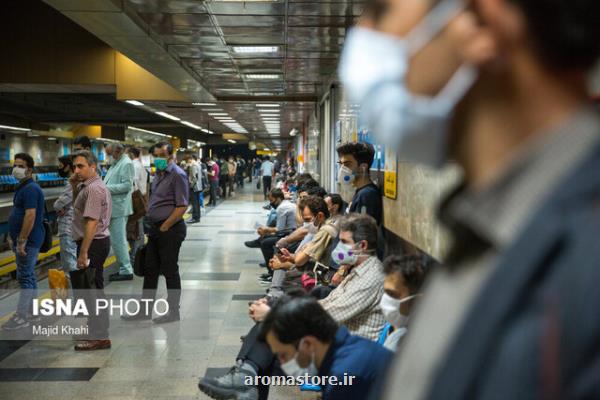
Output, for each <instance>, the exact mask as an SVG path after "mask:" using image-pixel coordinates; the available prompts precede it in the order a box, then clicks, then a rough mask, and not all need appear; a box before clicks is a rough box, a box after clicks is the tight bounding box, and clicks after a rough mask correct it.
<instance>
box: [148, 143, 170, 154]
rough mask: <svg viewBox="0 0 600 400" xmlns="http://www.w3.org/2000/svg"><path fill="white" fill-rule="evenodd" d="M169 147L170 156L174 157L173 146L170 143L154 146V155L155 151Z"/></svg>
mask: <svg viewBox="0 0 600 400" xmlns="http://www.w3.org/2000/svg"><path fill="white" fill-rule="evenodd" d="M165 146H167V153H169V155H170V156H172V155H173V145H172V144H171V143H169V142H158V143H156V144H155V145H154V147H152V153H154V150H155V149H157V148H160V149H162V148H163V147H165Z"/></svg>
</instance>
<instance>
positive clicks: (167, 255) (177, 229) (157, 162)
mask: <svg viewBox="0 0 600 400" xmlns="http://www.w3.org/2000/svg"><path fill="white" fill-rule="evenodd" d="M153 155H154V166H155V167H156V177H155V179H154V181H152V187H151V191H150V202H149V204H148V212H147V214H146V218H147V219H148V221H149V223H150V231H149V232H148V243H147V244H146V262H145V265H144V286H143V291H142V298H144V299H150V300H154V299H155V297H156V289H157V287H158V277H159V275H163V276H164V277H165V281H166V284H167V290H168V298H167V301H168V303H169V312H168V313H167V314H165V315H163V316H160V317H157V318H155V319H154V320H153V322H154V323H156V324H162V323H167V322H173V321H179V318H180V315H179V301H180V298H181V278H180V276H179V264H178V261H179V250H180V249H181V243H183V241H184V239H185V236H186V225H185V222H184V221H183V215H184V214H185V212H186V210H187V207H188V202H189V193H190V191H189V186H188V178H187V175H186V174H185V172H183V170H182V169H181V168H179V167H178V166H177V163H176V162H175V158H174V156H173V146H172V145H171V144H170V143H166V142H160V143H158V144H156V145H155V146H154V148H153ZM150 309H151V307H150ZM121 318H122V319H125V320H128V321H136V320H147V319H151V318H152V315H149V314H145V313H143V312H140V313H138V314H136V315H131V316H122V317H121Z"/></svg>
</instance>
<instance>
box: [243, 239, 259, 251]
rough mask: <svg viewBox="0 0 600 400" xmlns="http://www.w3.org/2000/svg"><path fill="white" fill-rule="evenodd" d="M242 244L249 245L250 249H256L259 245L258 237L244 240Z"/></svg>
mask: <svg viewBox="0 0 600 400" xmlns="http://www.w3.org/2000/svg"><path fill="white" fill-rule="evenodd" d="M244 246H246V247H249V248H251V249H258V248H259V247H260V239H254V240H249V241H247V242H244Z"/></svg>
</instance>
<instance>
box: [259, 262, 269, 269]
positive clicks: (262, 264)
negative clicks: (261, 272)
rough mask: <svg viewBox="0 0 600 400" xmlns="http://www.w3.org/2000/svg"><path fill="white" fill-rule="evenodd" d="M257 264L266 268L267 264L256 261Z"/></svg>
mask: <svg viewBox="0 0 600 400" xmlns="http://www.w3.org/2000/svg"><path fill="white" fill-rule="evenodd" d="M258 266H259V267H261V268H267V264H266V263H258Z"/></svg>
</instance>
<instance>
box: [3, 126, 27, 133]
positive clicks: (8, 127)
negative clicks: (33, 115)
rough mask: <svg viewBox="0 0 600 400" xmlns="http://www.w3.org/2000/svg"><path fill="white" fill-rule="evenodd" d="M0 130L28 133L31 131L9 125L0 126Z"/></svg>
mask: <svg viewBox="0 0 600 400" xmlns="http://www.w3.org/2000/svg"><path fill="white" fill-rule="evenodd" d="M0 129H10V130H13V131H21V132H29V131H30V130H31V129H29V128H20V127H18V126H10V125H0Z"/></svg>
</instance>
